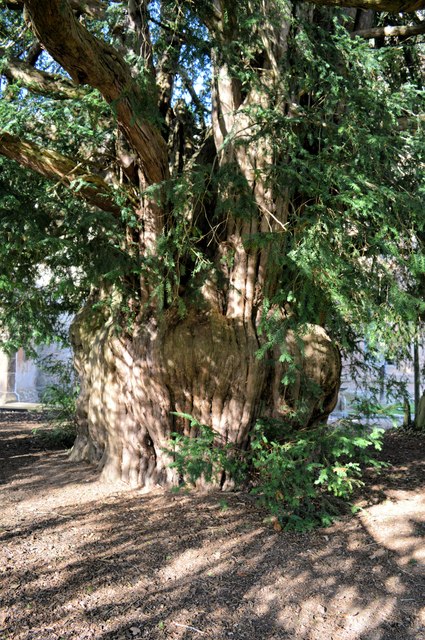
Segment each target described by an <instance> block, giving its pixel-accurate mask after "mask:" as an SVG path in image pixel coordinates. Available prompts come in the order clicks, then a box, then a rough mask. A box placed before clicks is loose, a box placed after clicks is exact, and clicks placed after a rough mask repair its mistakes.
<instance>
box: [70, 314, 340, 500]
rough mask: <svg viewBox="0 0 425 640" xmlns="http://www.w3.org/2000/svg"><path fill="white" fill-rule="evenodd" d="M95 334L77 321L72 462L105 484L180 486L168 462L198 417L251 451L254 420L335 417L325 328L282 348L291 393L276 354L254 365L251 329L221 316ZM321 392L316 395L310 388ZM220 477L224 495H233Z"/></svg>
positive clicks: (336, 360) (335, 381)
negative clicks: (85, 464)
mask: <svg viewBox="0 0 425 640" xmlns="http://www.w3.org/2000/svg"><path fill="white" fill-rule="evenodd" d="M99 325H100V326H98V327H96V326H94V325H93V315H92V313H91V311H90V308H87V309H86V310H85V311H83V312H82V313H81V314H80V315H79V316H78V317H77V318H76V320H75V321H74V324H73V327H72V332H71V335H72V342H73V348H74V353H75V365H76V368H77V371H78V373H79V375H80V379H81V384H82V389H81V395H80V398H79V402H78V417H79V433H78V437H77V440H76V443H75V445H74V448H73V450H72V453H71V458H72V459H73V460H89V461H90V462H93V463H96V464H98V465H99V468H100V469H102V477H103V479H105V480H108V481H117V480H119V481H123V482H125V483H128V484H129V485H131V486H134V487H144V488H146V489H150V488H152V487H154V486H155V485H157V484H161V485H170V484H175V483H176V482H177V481H178V478H177V477H176V475H175V473H174V472H173V471H172V470H171V469H170V468H169V466H168V465H169V463H170V462H171V459H170V457H169V455H168V454H167V453H166V452H165V449H167V448H168V447H169V440H170V436H171V433H172V432H173V431H176V432H179V433H185V434H186V435H189V436H192V437H196V429H192V431H191V430H190V427H189V424H188V421H187V420H186V419H184V418H182V417H179V416H176V415H174V413H185V414H189V415H191V416H193V417H194V418H195V419H196V420H197V421H198V422H199V423H201V424H205V425H208V426H210V427H212V428H213V429H214V430H215V431H216V433H217V434H219V435H220V437H221V438H220V440H221V441H222V442H231V443H235V444H237V445H239V446H241V447H242V448H244V447H245V446H246V445H247V441H248V438H249V432H250V429H251V428H252V427H253V425H254V424H255V421H256V419H257V418H258V417H260V416H261V417H270V418H275V419H279V418H280V419H283V420H285V421H286V422H287V423H288V422H292V423H293V424H294V422H293V418H292V416H293V414H294V412H296V411H297V412H299V411H300V410H301V414H299V415H302V422H299V418H298V419H297V423H295V424H298V425H300V424H301V425H302V426H303V427H306V426H307V427H308V426H313V425H314V424H317V423H318V422H320V421H324V420H326V418H327V416H328V415H329V413H330V411H332V409H333V408H334V407H335V404H336V400H337V395H338V388H339V380H340V372H341V363H340V357H339V353H338V350H337V349H336V347H335V346H334V345H333V344H332V342H331V341H330V339H329V337H328V336H327V335H326V333H325V332H324V330H323V329H322V328H320V327H311V328H310V330H309V333H308V334H306V335H305V336H304V337H303V340H302V341H303V348H301V349H300V347H299V345H298V344H297V341H296V340H295V338H294V336H292V335H289V336H288V339H287V342H286V344H285V345H284V347H285V348H288V349H289V351H291V352H292V354H293V355H294V358H295V359H296V361H297V364H298V365H299V373H298V376H297V380H296V381H295V383H294V384H293V385H292V386H291V387H288V386H287V385H283V384H282V382H281V380H282V375H283V373H284V367H283V365H282V364H276V363H278V358H277V356H278V355H279V353H278V351H279V350H278V349H276V350H275V354H274V355H275V358H274V361H273V363H271V360H268V361H266V360H264V359H258V358H257V351H258V348H259V346H260V343H259V340H258V338H257V336H256V335H255V333H254V332H253V331H252V327H250V326H249V325H247V324H246V323H244V322H243V321H241V320H240V319H235V318H228V317H226V316H225V315H223V314H222V313H219V312H217V310H216V309H210V310H208V311H205V312H204V313H203V314H200V312H199V310H194V309H193V310H192V311H191V312H190V313H189V314H188V315H187V317H186V318H185V319H184V320H181V319H179V318H178V317H177V316H176V315H175V314H174V313H172V312H170V313H169V314H165V315H164V316H163V317H162V318H161V320H160V321H159V322H158V321H157V320H156V319H155V318H154V317H152V316H150V317H149V316H147V317H145V318H141V319H140V320H139V321H138V323H137V327H135V331H134V334H133V335H132V336H129V335H127V336H126V337H122V336H118V335H117V334H116V330H115V326H114V325H115V323H114V322H113V321H112V320H110V321H109V322H106V323H105V322H104V319H103V322H102V319H99ZM312 384H314V385H315V386H316V393H312V391H311V385H312ZM226 480H228V479H225V478H224V477H223V478H222V484H223V486H228V483H227V482H226Z"/></svg>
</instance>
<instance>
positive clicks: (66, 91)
mask: <svg viewBox="0 0 425 640" xmlns="http://www.w3.org/2000/svg"><path fill="white" fill-rule="evenodd" d="M5 55H6V51H5V50H4V49H2V48H1V47H0V56H5ZM0 74H1V75H3V76H5V78H7V79H8V80H10V81H12V82H13V81H16V82H19V83H20V84H21V85H23V86H24V87H25V88H26V89H29V90H30V91H32V92H34V93H39V94H41V95H49V96H53V97H54V98H60V99H61V98H78V97H81V95H82V92H81V90H80V89H79V88H78V87H76V86H75V85H74V84H73V83H72V82H71V81H70V80H68V79H67V78H64V77H62V76H59V75H55V74H52V73H46V72H45V71H39V70H38V69H35V68H34V67H33V66H32V65H30V64H28V62H24V61H23V60H20V59H19V58H10V59H9V60H8V61H7V62H6V63H5V64H3V66H2V67H0Z"/></svg>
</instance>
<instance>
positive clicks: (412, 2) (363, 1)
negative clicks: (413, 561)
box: [309, 0, 425, 13]
mask: <svg viewBox="0 0 425 640" xmlns="http://www.w3.org/2000/svg"><path fill="white" fill-rule="evenodd" d="M309 1H310V2H312V4H320V5H327V6H331V7H355V8H356V9H373V11H389V12H391V13H403V12H404V13H413V12H414V11H420V10H421V9H425V0H309Z"/></svg>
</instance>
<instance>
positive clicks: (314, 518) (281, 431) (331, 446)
mask: <svg viewBox="0 0 425 640" xmlns="http://www.w3.org/2000/svg"><path fill="white" fill-rule="evenodd" d="M178 415H179V416H180V417H183V418H186V419H187V420H189V421H190V425H191V429H194V428H195V429H196V430H197V437H196V438H193V437H189V436H183V435H181V434H176V433H175V434H173V440H172V442H171V446H170V449H168V450H167V452H168V453H169V454H170V455H171V456H172V457H173V462H172V463H171V465H170V466H171V467H172V468H175V469H177V471H178V472H179V475H180V478H181V482H182V485H184V484H185V483H189V484H195V483H196V481H197V480H198V479H199V478H203V479H204V480H205V481H207V482H209V483H211V482H215V483H216V484H219V482H220V478H221V474H222V473H223V472H225V473H226V474H227V475H230V476H231V477H232V479H233V481H234V482H235V484H236V486H239V487H242V486H245V487H246V486H248V485H250V486H251V487H252V488H251V491H252V493H253V494H255V495H257V496H258V497H259V499H260V500H261V501H262V503H263V504H264V505H265V506H266V507H267V508H268V510H269V511H270V512H271V514H272V515H273V516H275V517H277V518H278V520H279V522H280V523H281V524H282V525H283V527H284V528H285V529H287V530H290V529H295V530H298V531H305V530H309V529H311V528H313V527H315V526H327V525H329V524H330V523H331V522H332V520H333V519H334V518H335V517H336V516H337V515H338V514H340V513H341V512H342V511H343V510H344V509H346V508H347V501H348V500H349V499H350V497H351V496H352V495H353V492H354V491H355V489H357V488H358V487H360V486H362V485H363V481H362V471H363V469H364V468H365V467H366V466H369V467H370V466H373V467H374V468H375V469H381V468H382V467H384V466H385V463H383V462H380V461H378V460H376V459H375V458H374V456H373V451H374V450H375V451H379V450H380V449H381V447H382V435H383V431H382V430H380V429H376V428H375V429H373V430H372V431H370V430H368V429H367V428H366V427H362V426H360V425H358V424H355V423H354V422H353V421H350V420H344V421H341V422H340V423H338V424H337V425H332V426H327V425H320V426H318V427H316V428H314V429H310V430H308V431H307V430H306V431H294V430H293V429H291V428H290V427H288V425H285V424H284V423H282V422H280V421H270V420H268V421H258V422H257V424H256V425H255V427H254V429H253V430H252V432H251V436H250V448H249V450H246V451H245V450H243V451H242V450H241V449H239V448H238V447H236V446H235V445H233V444H231V443H224V442H223V441H222V440H221V439H220V437H219V436H218V434H216V433H215V432H214V431H213V430H212V429H211V428H210V427H207V426H205V425H201V424H199V423H198V422H197V421H196V420H194V419H193V418H192V417H190V416H188V415H186V414H178Z"/></svg>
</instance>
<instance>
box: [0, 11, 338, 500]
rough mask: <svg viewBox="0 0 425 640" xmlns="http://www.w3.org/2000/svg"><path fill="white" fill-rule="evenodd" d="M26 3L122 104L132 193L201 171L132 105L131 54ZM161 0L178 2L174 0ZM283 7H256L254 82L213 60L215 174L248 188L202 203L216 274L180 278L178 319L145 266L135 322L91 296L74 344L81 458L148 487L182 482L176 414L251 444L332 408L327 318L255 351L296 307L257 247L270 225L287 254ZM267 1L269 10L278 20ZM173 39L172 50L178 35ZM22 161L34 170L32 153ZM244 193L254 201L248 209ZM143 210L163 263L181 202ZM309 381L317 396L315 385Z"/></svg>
mask: <svg viewBox="0 0 425 640" xmlns="http://www.w3.org/2000/svg"><path fill="white" fill-rule="evenodd" d="M24 4H25V7H26V10H27V13H28V17H29V19H30V20H31V22H32V25H33V29H34V32H35V33H36V35H37V37H38V38H39V39H40V41H41V42H42V43H43V45H44V46H45V47H46V48H47V50H48V51H49V52H50V53H51V55H52V56H53V57H55V58H56V60H57V61H58V62H60V63H61V65H62V66H63V67H64V68H65V69H66V70H67V71H68V72H69V74H70V75H71V77H72V78H73V79H74V80H75V82H78V83H87V84H89V85H91V86H93V87H96V88H97V89H98V90H99V91H100V92H101V93H102V95H103V96H104V98H105V99H106V100H107V101H108V102H109V103H113V104H114V108H115V114H116V118H117V122H118V127H119V133H118V141H119V144H117V149H118V148H119V149H120V151H119V152H117V159H118V161H119V162H120V164H121V167H122V170H123V174H124V175H125V180H126V183H128V182H129V181H130V180H131V181H132V186H133V187H134V191H138V192H139V193H141V192H142V191H143V190H145V189H146V188H147V187H151V186H152V185H155V184H160V183H161V182H162V181H164V180H168V178H169V176H170V173H169V172H171V175H172V176H173V175H174V176H175V175H179V174H180V175H181V174H184V171H185V167H190V166H193V165H194V163H195V162H196V160H194V159H192V160H188V161H187V163H186V165H185V164H184V159H183V160H182V155H184V145H183V146H182V144H181V142H180V143H179V149H178V153H179V154H180V155H179V159H178V160H177V161H176V145H175V144H173V139H172V134H171V127H170V130H169V131H168V133H167V134H164V131H162V132H160V131H159V129H157V128H156V126H155V124H152V123H150V122H149V121H148V120H146V119H144V118H143V115H141V114H140V113H139V110H138V109H137V108H135V104H137V103H138V101H139V103H141V102H142V101H143V100H142V96H141V95H140V87H139V85H138V84H137V82H135V80H134V77H133V76H134V74H133V73H132V72H131V71H130V69H129V67H128V65H127V64H126V63H125V62H124V60H123V59H122V58H121V56H120V54H119V53H117V52H114V50H113V49H112V47H110V45H106V44H103V43H102V42H100V41H99V40H98V39H97V38H95V37H94V36H93V35H91V34H89V33H88V32H87V31H86V29H85V28H84V27H83V26H82V24H81V22H79V21H78V20H76V19H75V17H74V15H73V13H72V7H71V5H70V4H69V3H68V2H64V1H63V0H45V1H43V2H40V1H39V0H28V1H27V2H24ZM133 4H134V3H133ZM136 4H137V6H138V11H139V13H137V12H136V15H133V14H131V13H130V17H131V19H132V20H133V22H134V24H133V30H135V31H136V32H137V33H136V35H137V36H138V38H137V39H136V40H137V43H138V45H137V46H138V48H139V53H140V52H142V53H143V55H145V57H146V59H149V62H150V63H151V62H152V57H151V56H150V53H149V51H150V47H151V46H152V45H151V43H150V39H149V34H148V33H147V32H146V21H144V20H143V19H142V18H144V17H145V13H144V10H145V9H146V6H147V3H144V2H139V3H136ZM163 4H164V7H165V8H164V11H166V10H167V5H170V3H169V2H168V3H167V2H165V3H163ZM248 4H249V3H248ZM271 4H273V6H270V7H269V3H267V2H259V3H255V7H256V10H257V11H262V12H263V20H264V24H263V25H261V26H259V25H258V24H257V26H256V27H255V29H256V33H255V37H256V38H257V39H258V41H259V42H262V46H263V51H262V52H261V56H259V60H258V61H250V64H251V65H252V66H253V67H255V66H256V67H257V79H258V82H252V81H250V82H251V85H250V86H242V83H241V80H240V77H236V76H235V75H234V74H232V71H231V65H230V63H229V61H228V60H226V56H225V55H218V54H217V52H216V53H215V54H214V55H213V62H212V75H213V91H212V104H213V115H212V128H213V141H214V145H213V147H214V158H213V160H212V162H211V166H212V167H214V171H217V168H219V169H220V168H221V169H223V168H226V167H229V170H231V171H232V172H233V173H234V174H235V175H237V176H238V178H239V184H243V187H242V189H243V192H244V193H243V194H242V193H241V192H240V191H238V189H235V188H231V187H229V189H228V191H227V192H226V191H225V190H224V192H221V193H219V194H213V195H212V196H211V197H210V199H209V200H207V201H206V204H205V205H204V206H205V207H206V208H207V209H208V208H210V209H211V210H210V211H207V214H206V215H207V216H209V220H213V219H214V225H216V227H217V231H216V233H213V234H212V240H211V241H210V242H209V244H208V247H207V249H205V251H206V254H207V255H208V260H209V261H210V265H211V267H210V273H209V275H208V276H207V277H205V278H204V281H203V283H202V284H201V285H199V288H198V291H197V293H196V296H195V297H194V296H193V291H192V292H191V293H190V294H189V293H187V292H186V291H185V290H184V287H182V290H181V291H179V292H178V296H180V298H181V299H182V300H183V301H184V303H185V313H184V314H182V313H179V312H178V305H176V304H172V303H170V304H168V305H166V306H165V308H164V307H163V306H161V305H159V304H158V300H157V296H156V295H154V288H155V287H154V286H153V285H152V282H151V281H150V279H149V276H147V275H146V273H144V272H143V271H142V275H141V277H140V280H139V282H138V284H137V289H138V290H137V292H136V291H135V294H136V293H137V295H135V296H134V299H133V300H132V301H131V300H130V303H129V305H130V306H131V305H133V307H134V305H136V307H137V308H136V310H135V312H134V313H133V315H132V316H131V318H132V320H131V321H129V316H127V317H126V318H125V319H124V320H123V318H122V315H120V314H121V311H120V308H121V307H120V295H121V293H119V292H116V300H117V301H116V303H114V302H112V303H111V304H109V305H103V306H102V305H99V304H96V305H95V304H94V303H95V302H96V303H98V302H99V300H100V299H101V298H102V295H103V294H101V293H99V292H94V293H93V297H92V298H90V299H89V300H88V301H87V304H86V306H85V308H84V309H83V310H82V311H81V312H80V313H79V314H78V315H77V317H76V318H75V320H74V323H73V326H72V330H71V337H72V343H73V347H74V351H75V365H76V368H77V371H78V373H79V376H80V380H81V395H80V398H79V404H78V418H79V433H78V437H77V441H76V443H75V446H74V448H73V450H72V454H71V455H72V457H73V459H75V460H82V459H85V460H90V461H91V462H96V463H97V464H98V465H99V467H100V468H102V469H103V474H104V477H105V478H108V479H112V480H116V479H119V480H123V481H125V482H127V483H129V484H131V485H133V486H140V487H146V488H150V487H152V486H154V485H155V484H157V483H159V484H171V483H173V482H175V481H176V480H177V478H175V477H174V475H173V473H174V472H173V471H172V470H171V469H170V468H169V462H170V460H169V457H168V454H167V453H166V452H165V449H166V447H167V445H168V442H169V438H170V434H171V433H172V432H173V431H179V432H185V433H188V430H189V429H190V426H189V423H188V421H187V420H185V419H184V418H182V417H181V416H179V415H176V414H182V413H185V414H190V415H191V416H193V417H194V418H195V419H196V420H197V421H198V422H199V423H201V424H206V425H209V426H211V427H212V428H213V429H214V430H215V431H216V432H217V433H219V434H220V435H221V436H222V437H223V440H224V441H225V442H233V443H237V444H239V445H241V446H245V445H246V443H247V441H248V438H249V432H250V429H251V428H252V426H253V425H254V423H255V421H256V419H257V418H259V417H271V418H282V419H283V420H286V421H292V422H294V420H295V418H294V415H295V414H297V417H296V420H297V421H298V424H299V425H301V426H303V427H305V426H309V425H313V424H315V423H317V422H318V421H319V420H324V419H326V417H327V416H328V414H329V412H330V411H331V410H332V409H333V407H334V405H335V402H336V397H337V392H338V386H339V379H340V359H339V354H338V350H337V348H336V347H335V346H334V345H333V344H332V342H331V340H330V338H329V337H328V336H327V334H326V332H325V330H324V328H323V327H321V326H318V325H315V326H313V325H310V326H308V327H305V328H304V330H303V331H302V332H301V334H300V336H298V337H297V336H296V335H295V334H294V333H293V332H292V333H291V332H290V331H289V332H287V334H286V338H284V339H283V340H282V341H281V343H279V342H276V343H275V344H273V345H270V346H269V348H268V350H266V353H265V355H264V356H263V357H259V356H258V352H259V349H260V348H261V347H263V346H264V344H265V343H266V337H265V334H264V332H263V331H262V330H261V327H262V326H263V325H264V321H265V320H266V319H267V318H266V317H265V315H267V314H269V315H270V316H272V315H274V316H275V317H280V318H281V319H282V322H284V321H285V320H287V319H288V317H290V314H291V310H290V309H288V308H278V307H276V306H274V307H272V308H270V307H268V308H267V310H266V307H265V305H264V302H265V300H266V299H267V300H273V297H274V296H275V294H276V292H277V290H278V287H279V282H280V274H279V268H278V265H277V264H276V262H275V259H274V257H273V256H274V255H275V253H276V242H275V243H274V252H273V251H271V249H270V247H269V246H268V245H267V243H258V242H252V240H253V239H256V238H258V237H259V236H261V235H262V234H263V236H265V235H267V234H274V236H275V237H277V238H278V240H277V243H280V245H279V246H280V250H281V251H285V233H286V230H287V226H288V211H289V208H290V202H289V200H288V198H289V196H288V192H287V190H286V189H285V185H279V188H278V189H275V188H274V187H273V186H272V184H271V183H270V181H269V180H268V179H267V177H268V175H269V172H270V167H272V166H273V163H274V162H275V160H276V158H275V157H274V154H275V151H273V149H272V147H271V146H270V143H269V141H268V139H267V137H264V138H262V137H261V135H260V134H261V131H260V129H259V125H258V124H256V121H255V118H253V112H254V111H255V109H258V108H259V107H263V108H264V109H267V108H268V107H270V105H271V100H273V106H274V108H279V109H281V110H282V112H288V110H290V109H291V108H293V106H294V105H293V101H294V98H293V96H289V95H287V94H285V92H284V91H283V90H281V89H280V87H279V85H280V83H281V82H282V77H281V74H282V70H283V69H284V65H283V64H282V60H283V59H284V58H285V56H286V55H287V46H288V44H287V41H288V33H289V22H288V20H286V19H285V13H284V12H283V13H282V15H279V16H278V15H277V13H276V12H278V9H277V5H276V6H274V3H271ZM231 5H232V3H227V2H219V1H218V0H217V1H216V2H214V3H212V5H211V11H210V12H209V13H208V16H201V17H202V18H203V19H204V20H205V24H206V26H207V28H208V29H209V30H210V32H211V33H212V36H213V39H214V40H215V42H216V43H217V42H218V43H220V44H221V45H222V51H225V50H226V47H230V46H231V43H232V42H233V41H234V40H235V39H236V38H237V37H238V24H237V20H236V18H235V16H234V11H233V9H234V7H232V6H231ZM288 7H289V5H288ZM133 9H134V7H133ZM168 10H170V7H169V6H168ZM269 10H270V12H271V14H273V20H270V21H269V20H268V12H269ZM64 22H65V23H66V30H65V31H63V29H62V26H63V23H64ZM137 30H138V31H137ZM63 37H65V38H66V41H65V43H62V41H61V39H62V38H63ZM176 41H177V43H178V42H179V41H178V39H177V38H176ZM171 44H173V45H175V42H172V39H171ZM176 46H177V45H176ZM167 51H168V50H167V49H166V50H165V53H164V55H163V56H162V58H161V59H160V61H162V65H163V66H162V68H160V69H157V70H156V84H157V96H158V111H159V113H161V114H162V115H163V116H164V117H165V122H170V121H171V122H174V124H176V125H177V124H178V116H177V113H173V110H172V108H171V106H170V104H171V102H170V95H171V91H172V82H173V72H174V71H175V70H174V69H173V68H172V66H173V65H174V64H176V56H174V58H173V59H170V56H169V55H168V54H167ZM177 58H178V56H177ZM241 60H242V54H241ZM233 62H234V61H233ZM241 64H244V62H243V60H242V62H241ZM56 90H58V88H57V85H56ZM68 90H69V88H68ZM167 137H168V147H167V144H166V141H165V138H167ZM1 143H2V140H1V138H0V144H1ZM3 144H4V146H5V151H4V153H6V151H7V150H8V149H9V148H10V144H11V143H10V140H8V139H7V138H4V141H3ZM8 145H9V146H8ZM6 147H7V148H6ZM122 149H125V152H123V151H122ZM11 154H12V151H9V155H11ZM25 158H26V162H27V166H31V158H30V159H28V154H26V156H25ZM56 160H57V163H56V164H60V163H59V160H58V159H56ZM279 161H280V162H282V158H279ZM191 162H192V165H191V164H190V163H191ZM62 164H63V163H62ZM31 168H35V169H37V167H31ZM49 172H50V173H51V174H53V175H56V174H57V172H56V174H55V171H54V170H53V168H52V165H49V166H48V168H45V169H44V175H47V176H49V175H50V174H49ZM173 172H174V174H173ZM84 188H85V192H84V193H80V195H82V196H84V197H85V198H86V200H87V201H88V202H91V203H92V204H93V205H94V206H98V202H97V201H96V198H97V199H98V198H101V199H102V198H103V204H104V208H107V207H108V199H107V196H106V192H105V188H104V184H103V182H102V183H100V182H99V181H98V182H97V183H96V184H93V186H91V184H90V183H89V185H88V186H85V187H84ZM134 191H133V192H134ZM242 196H243V197H245V198H246V199H247V202H248V205H247V206H248V209H249V210H247V211H246V212H245V213H244V212H242V214H241V212H240V204H241V200H242ZM188 200H189V203H188V207H187V209H188V212H187V216H188V217H190V216H193V217H194V215H195V210H196V205H195V204H194V203H193V202H192V204H191V201H190V198H189V199H188ZM218 200H221V201H224V200H226V203H227V205H226V206H227V208H226V212H225V214H224V215H222V217H221V218H219V219H218V218H214V216H215V215H216V212H215V211H214V206H215V205H216V202H217V201H218ZM132 206H134V212H135V216H136V217H137V219H138V220H139V227H138V229H137V234H136V232H135V230H134V227H133V229H132V231H131V234H132V245H131V246H132V251H136V250H137V251H138V252H139V253H140V256H142V258H143V259H146V257H147V256H156V252H157V246H158V240H159V239H160V238H161V236H162V235H163V234H164V232H165V231H164V230H165V229H166V228H167V225H169V224H170V223H169V220H170V219H172V216H171V217H170V211H169V205H167V204H166V199H165V197H164V196H161V194H160V195H159V196H158V194H156V195H155V197H154V199H152V200H151V199H150V196H149V195H146V193H145V194H144V195H143V196H140V197H139V199H138V202H137V204H134V197H133V200H132ZM298 206H299V205H298ZM111 211H114V213H116V211H115V210H113V209H112V208H111ZM136 246H137V249H135V247H136ZM108 295H109V296H110V298H113V296H114V295H115V294H114V293H113V292H112V293H111V292H110V291H109V292H108ZM284 352H285V353H289V354H290V355H291V356H292V358H293V359H294V361H295V363H296V364H297V365H298V368H297V374H296V376H295V379H294V380H293V381H292V382H291V384H286V385H285V384H283V383H282V380H283V378H284V374H285V367H286V366H287V365H285V362H284V361H285V359H283V360H284V361H283V362H281V360H282V358H280V356H281V355H282V353H284ZM286 362H287V358H286ZM312 383H314V386H315V389H316V392H313V391H312V390H311V389H312ZM300 416H301V417H300ZM192 429H193V431H194V432H193V433H188V435H193V436H194V437H196V429H195V428H193V427H192Z"/></svg>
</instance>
